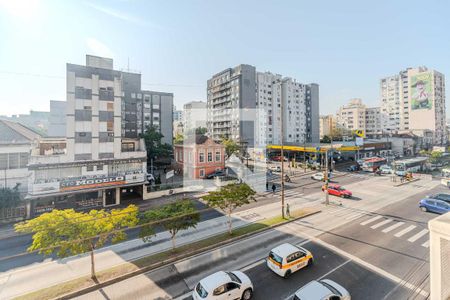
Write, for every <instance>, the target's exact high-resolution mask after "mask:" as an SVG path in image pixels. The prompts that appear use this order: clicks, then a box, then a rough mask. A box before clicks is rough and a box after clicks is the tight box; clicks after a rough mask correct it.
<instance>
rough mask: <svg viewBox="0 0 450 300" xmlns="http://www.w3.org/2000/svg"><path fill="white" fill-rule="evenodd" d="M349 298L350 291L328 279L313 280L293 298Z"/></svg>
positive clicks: (303, 299)
mask: <svg viewBox="0 0 450 300" xmlns="http://www.w3.org/2000/svg"><path fill="white" fill-rule="evenodd" d="M324 299H330V300H350V299H351V297H350V293H349V292H348V291H347V290H346V289H345V288H343V287H342V286H341V285H339V284H337V283H336V282H334V281H332V280H330V279H322V280H319V281H316V280H313V281H311V282H310V283H308V284H306V285H305V286H303V287H302V288H300V289H299V290H298V291H297V292H295V294H294V299H293V300H324Z"/></svg>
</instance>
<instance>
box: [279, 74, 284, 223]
mask: <svg viewBox="0 0 450 300" xmlns="http://www.w3.org/2000/svg"><path fill="white" fill-rule="evenodd" d="M280 111H281V117H280V120H281V126H280V128H281V135H280V139H281V217H282V218H283V219H284V141H283V131H284V122H283V83H282V81H280Z"/></svg>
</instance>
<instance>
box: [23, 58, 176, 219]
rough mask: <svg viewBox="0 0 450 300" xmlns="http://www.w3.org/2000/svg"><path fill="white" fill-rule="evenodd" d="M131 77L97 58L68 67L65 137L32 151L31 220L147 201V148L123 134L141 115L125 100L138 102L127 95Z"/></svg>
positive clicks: (40, 144) (45, 141) (49, 140)
mask: <svg viewBox="0 0 450 300" xmlns="http://www.w3.org/2000/svg"><path fill="white" fill-rule="evenodd" d="M128 74H130V73H123V72H120V71H116V70H114V69H113V61H112V59H107V58H101V57H96V56H89V55H87V56H86V65H85V66H83V65H74V64H67V75H66V76H67V103H66V106H67V109H66V112H67V126H66V137H65V138H47V139H41V140H39V141H38V142H36V143H35V146H34V147H33V149H32V151H31V157H30V160H29V165H28V169H29V171H30V176H29V178H28V184H29V186H28V196H27V199H29V200H30V201H31V215H32V216H34V215H38V214H40V213H43V212H46V211H50V210H52V209H54V208H76V209H88V208H95V207H102V206H111V205H117V204H120V202H121V199H122V198H123V197H127V198H134V199H138V198H142V195H143V192H144V183H145V173H146V167H147V166H146V161H147V152H146V151H145V144H144V142H143V140H142V139H140V138H130V137H127V135H130V134H131V135H133V134H132V132H131V131H128V132H127V131H124V129H130V128H131V127H124V126H123V125H124V124H127V123H130V122H131V120H132V118H131V117H130V116H133V118H134V116H136V115H138V114H139V113H140V112H139V111H137V112H134V113H133V110H134V107H127V105H128V104H129V102H125V101H124V99H126V98H127V99H131V100H133V99H139V97H138V96H136V97H135V98H133V95H131V94H129V95H127V93H126V92H125V88H129V87H126V86H127V85H126V82H127V81H125V80H124V78H126V77H127V76H128ZM132 102H133V101H132ZM171 108H172V104H170V116H172V112H171ZM127 112H128V113H127Z"/></svg>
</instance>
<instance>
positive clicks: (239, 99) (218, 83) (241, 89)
mask: <svg viewBox="0 0 450 300" xmlns="http://www.w3.org/2000/svg"><path fill="white" fill-rule="evenodd" d="M255 107H256V69H255V67H253V66H250V65H239V66H237V67H234V68H228V69H226V70H223V71H222V72H220V73H217V74H215V75H213V77H212V78H211V79H209V80H208V81H207V126H208V132H209V134H210V135H211V137H212V138H213V139H214V140H215V141H218V140H220V139H221V137H227V138H231V139H233V140H235V141H238V142H240V143H242V144H246V145H249V146H250V147H253V145H254V121H252V120H247V118H246V116H245V117H244V115H243V110H244V109H255Z"/></svg>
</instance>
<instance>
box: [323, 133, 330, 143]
mask: <svg viewBox="0 0 450 300" xmlns="http://www.w3.org/2000/svg"><path fill="white" fill-rule="evenodd" d="M321 142H322V143H327V144H329V143H331V139H330V137H329V136H328V135H324V136H323V138H322V141H321Z"/></svg>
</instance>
